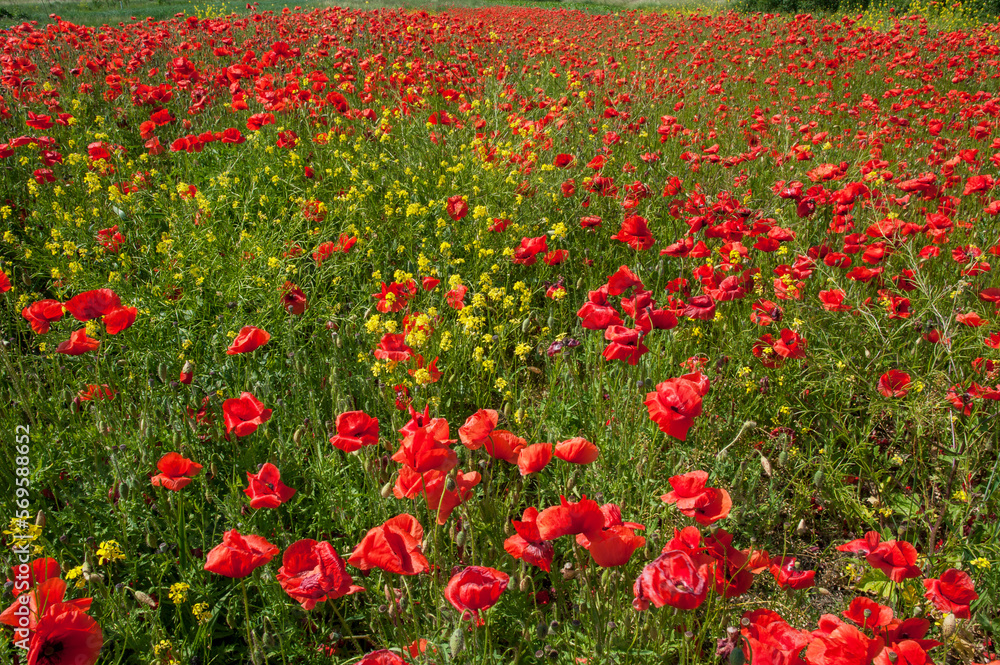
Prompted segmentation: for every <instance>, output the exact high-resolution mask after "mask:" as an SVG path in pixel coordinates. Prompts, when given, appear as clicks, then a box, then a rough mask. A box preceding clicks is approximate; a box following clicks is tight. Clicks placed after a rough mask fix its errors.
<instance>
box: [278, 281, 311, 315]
mask: <svg viewBox="0 0 1000 665" xmlns="http://www.w3.org/2000/svg"><path fill="white" fill-rule="evenodd" d="M280 291H281V306H282V307H284V309H285V311H286V312H288V313H289V314H294V315H296V316H298V315H300V314H302V313H303V312H305V311H306V294H305V293H303V292H302V289H300V288H299V287H297V286H295V284H292V283H291V282H285V283H284V285H283V286H282V287H281V289H280Z"/></svg>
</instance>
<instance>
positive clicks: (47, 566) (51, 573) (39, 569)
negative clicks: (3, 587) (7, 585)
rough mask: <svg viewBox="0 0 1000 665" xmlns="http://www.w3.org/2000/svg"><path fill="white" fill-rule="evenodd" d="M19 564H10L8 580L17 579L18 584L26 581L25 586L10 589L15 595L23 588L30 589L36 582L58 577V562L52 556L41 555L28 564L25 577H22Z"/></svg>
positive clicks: (59, 570)
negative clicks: (41, 556) (9, 577)
mask: <svg viewBox="0 0 1000 665" xmlns="http://www.w3.org/2000/svg"><path fill="white" fill-rule="evenodd" d="M20 567H21V566H20V565H17V566H12V567H11V569H10V572H11V579H10V580H8V581H9V582H11V584H13V583H14V582H13V580H17V581H18V584H19V585H20V584H23V583H24V582H27V584H28V586H27V587H21V586H16V587H13V588H12V589H11V593H13V594H15V595H17V593H19V592H22V591H24V590H25V589H30V588H31V587H33V586H35V585H36V584H41V583H42V582H44V581H45V580H48V579H52V578H53V577H59V574H60V572H61V568H60V567H59V562H58V561H56V560H55V559H53V558H52V557H43V558H40V559H35V560H34V561H32V562H31V564H30V565H29V566H28V573H27V579H25V577H24V573H22V572H21V571H20V570H19V569H20Z"/></svg>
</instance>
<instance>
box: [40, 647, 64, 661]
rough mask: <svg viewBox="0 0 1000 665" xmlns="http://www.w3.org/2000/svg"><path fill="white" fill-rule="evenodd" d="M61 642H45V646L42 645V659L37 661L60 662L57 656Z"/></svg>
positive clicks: (61, 648) (60, 650) (60, 648)
mask: <svg viewBox="0 0 1000 665" xmlns="http://www.w3.org/2000/svg"><path fill="white" fill-rule="evenodd" d="M62 650H63V644H62V642H46V643H45V646H43V647H42V659H40V660H39V661H38V662H40V663H59V662H62V659H61V657H60V656H59V654H60V653H62Z"/></svg>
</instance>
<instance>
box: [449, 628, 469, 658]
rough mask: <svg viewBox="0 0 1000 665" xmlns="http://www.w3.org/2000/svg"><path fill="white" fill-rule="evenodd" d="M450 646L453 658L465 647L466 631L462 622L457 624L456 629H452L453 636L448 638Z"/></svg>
mask: <svg viewBox="0 0 1000 665" xmlns="http://www.w3.org/2000/svg"><path fill="white" fill-rule="evenodd" d="M448 648H449V649H450V650H451V657H452V658H455V657H457V656H458V654H460V653H462V650H463V649H464V648H465V631H464V630H463V629H462V626H461V624H459V625H458V626H455V630H453V631H451V637H450V638H449V639H448Z"/></svg>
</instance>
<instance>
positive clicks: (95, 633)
mask: <svg viewBox="0 0 1000 665" xmlns="http://www.w3.org/2000/svg"><path fill="white" fill-rule="evenodd" d="M103 643H104V634H103V633H102V632H101V627H100V626H99V625H98V623H97V622H96V621H94V619H93V618H91V617H90V616H88V615H87V614H86V613H85V612H83V611H81V610H80V608H79V607H77V606H76V605H74V604H73V603H55V604H54V605H50V606H49V607H48V608H47V609H46V610H45V615H44V616H42V618H41V619H40V620H39V621H38V625H37V626H35V632H34V634H33V635H32V636H31V644H30V648H29V650H28V665H42V664H51V665H56V664H57V663H65V664H66V665H69V664H70V663H72V665H94V663H96V662H97V657H98V655H100V653H101V646H102V644H103Z"/></svg>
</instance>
